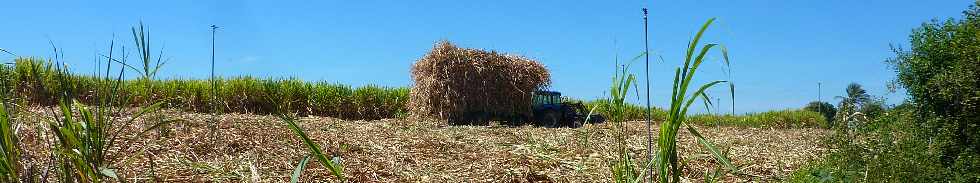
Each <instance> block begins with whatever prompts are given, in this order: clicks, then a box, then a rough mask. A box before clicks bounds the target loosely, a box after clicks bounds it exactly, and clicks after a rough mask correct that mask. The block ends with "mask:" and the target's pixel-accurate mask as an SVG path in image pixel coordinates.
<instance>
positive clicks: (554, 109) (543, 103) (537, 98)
mask: <svg viewBox="0 0 980 183" xmlns="http://www.w3.org/2000/svg"><path fill="white" fill-rule="evenodd" d="M531 100H532V104H531V105H532V106H531V110H532V111H531V112H532V115H534V116H533V117H532V119H534V122H535V124H537V125H538V126H544V127H573V128H574V127H579V126H581V125H582V124H584V123H586V122H588V123H602V122H603V121H605V118H603V117H602V115H598V114H593V115H591V116H590V115H589V110H588V109H586V108H585V105H583V104H582V102H577V101H576V102H571V101H565V100H564V99H563V98H562V97H561V93H560V92H555V91H535V92H534V95H533V96H532V98H531ZM586 120H588V121H586Z"/></svg>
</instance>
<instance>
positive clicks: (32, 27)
mask: <svg viewBox="0 0 980 183" xmlns="http://www.w3.org/2000/svg"><path fill="white" fill-rule="evenodd" d="M972 3H973V1H969V0H963V1H952V0H950V1H911V0H901V1H845V0H828V1H777V0H770V1H706V0H691V1H651V0H646V1H634V0H628V1H575V2H572V1H519V0H504V1H371V0H365V1H188V0H175V1H98V2H88V1H45V0H33V1H7V2H4V3H2V4H3V5H2V6H0V17H2V18H0V19H2V23H0V48H3V49H6V50H9V51H11V52H14V53H15V54H17V55H20V56H46V57H49V56H50V55H51V53H52V51H51V46H50V45H49V43H48V42H49V40H50V41H52V42H54V43H55V44H56V45H57V46H58V47H59V48H60V49H62V50H63V51H64V52H63V53H64V60H65V61H66V62H67V63H68V64H70V65H71V66H72V67H73V68H74V69H75V70H76V71H78V72H91V71H92V68H93V67H92V65H94V64H93V58H94V57H95V54H96V53H104V52H106V49H107V48H108V43H109V40H111V39H113V36H114V37H115V39H116V40H117V42H119V43H123V44H125V45H129V47H132V46H131V45H132V38H131V35H130V32H129V28H130V27H131V26H134V25H136V24H138V23H139V22H140V21H143V22H144V23H145V24H146V25H147V26H148V27H149V29H150V31H151V36H152V38H151V39H152V41H154V43H153V44H155V46H154V47H157V48H156V49H159V48H160V47H162V48H163V50H164V54H165V56H164V57H165V58H167V59H169V60H170V62H169V63H168V65H166V66H165V68H164V69H163V71H161V73H160V75H161V76H162V77H166V78H205V77H207V76H208V75H209V67H208V65H209V62H210V35H211V34H210V31H209V29H208V26H209V25H211V24H216V25H218V26H220V27H221V29H219V30H218V36H217V38H216V39H217V50H218V51H217V56H216V60H217V62H218V64H217V65H218V70H217V73H218V74H219V75H222V76H238V75H253V76H263V77H299V78H302V79H305V80H311V81H320V80H322V81H330V82H336V83H345V84H351V85H354V86H360V85H366V84H377V85H385V86H408V85H411V79H410V76H409V68H410V67H411V64H412V63H413V62H414V61H415V60H416V59H418V58H420V57H422V56H423V55H424V54H425V53H426V52H427V51H428V50H429V49H430V48H431V47H432V44H433V43H435V42H436V41H439V40H442V39H447V40H450V41H453V42H455V43H457V44H459V45H462V46H464V47H475V48H486V49H493V50H498V51H503V52H508V53H515V54H522V55H525V56H528V57H531V58H534V59H537V60H539V61H540V62H542V63H543V64H545V65H546V66H547V67H548V68H549V69H550V70H551V72H552V80H553V82H554V84H553V87H552V88H553V89H555V90H558V91H562V92H563V93H564V94H565V95H569V96H572V97H576V98H596V97H601V96H603V95H604V91H605V90H607V86H608V84H609V82H610V78H609V77H610V76H611V75H612V70H613V65H614V64H613V62H614V60H615V58H616V56H617V55H618V56H619V58H620V60H628V59H629V58H632V57H633V56H636V55H637V54H639V53H640V52H641V51H642V49H643V42H642V38H643V37H642V36H643V34H642V18H641V11H640V8H642V7H648V8H650V12H651V13H650V43H651V44H650V47H651V52H652V53H653V54H654V55H658V56H663V58H664V59H665V60H664V62H660V61H655V62H651V72H652V74H651V81H652V82H653V85H652V87H653V89H652V90H651V91H652V93H653V97H652V100H653V102H654V104H655V105H657V106H666V105H667V101H666V100H667V98H668V97H669V94H670V89H669V85H670V82H671V81H672V79H673V78H672V77H673V75H672V73H669V72H673V69H674V68H675V67H677V66H678V65H680V64H681V62H682V59H683V53H684V52H683V51H684V47H685V46H686V45H687V42H688V40H690V38H691V37H692V35H693V33H694V32H695V31H696V30H697V28H698V27H699V26H700V25H701V24H703V23H704V21H705V20H707V19H708V18H711V17H717V18H718V21H717V23H716V24H715V25H714V26H713V27H711V28H710V29H709V30H708V33H707V34H706V37H705V38H704V41H706V42H710V43H720V44H723V45H725V46H727V47H728V49H729V51H730V55H731V57H732V62H733V67H732V69H733V75H732V76H733V77H732V79H733V80H734V81H735V83H736V86H737V88H736V94H735V98H736V109H737V112H738V113H742V112H755V111H765V110H772V109H784V108H797V107H800V106H802V105H804V104H806V103H807V102H809V101H813V100H815V99H816V98H817V89H816V88H817V87H816V85H817V82H822V83H823V84H822V85H823V94H822V95H823V99H824V100H832V96H835V95H841V94H842V93H843V89H844V87H845V86H846V85H847V84H848V83H850V82H857V83H860V84H862V85H864V86H865V88H866V89H868V90H869V92H870V93H871V94H873V95H877V96H883V97H886V98H888V99H889V101H890V102H891V103H897V102H900V101H902V100H903V99H904V94H901V92H899V93H898V94H889V93H888V92H887V89H886V83H887V82H888V81H890V80H892V79H893V78H894V74H893V72H892V71H891V70H889V69H888V67H887V65H885V64H884V61H885V59H887V58H889V57H891V56H893V55H894V54H893V53H892V52H891V51H890V50H889V45H890V44H893V45H899V46H902V45H907V38H908V34H909V33H910V32H911V30H912V29H913V28H915V27H918V26H919V25H921V23H923V22H925V21H929V20H931V19H934V18H940V19H945V18H950V17H959V16H960V12H962V11H963V10H965V9H966V8H967V7H968V6H969V5H970V4H972ZM719 56H720V54H716V55H713V56H712V57H711V59H713V60H712V62H711V63H708V64H707V65H706V66H705V67H704V69H703V70H702V72H701V73H699V74H700V75H699V76H698V77H700V78H701V79H702V80H700V81H707V80H714V79H727V77H726V76H725V75H724V74H722V69H721V67H720V65H719V64H717V63H718V62H717V61H718V58H719ZM12 58H13V57H12V56H9V55H2V56H0V60H11V59H12ZM654 58H656V57H654ZM637 64H638V65H637V66H642V63H641V62H637ZM635 68H636V69H634V71H635V72H637V74H640V75H641V76H642V73H641V71H642V70H641V69H640V67H635ZM641 87H642V86H641ZM711 92H712V94H713V95H714V96H716V97H720V100H721V101H722V102H723V103H728V102H730V97H727V96H728V94H727V93H725V92H726V90H725V89H724V88H718V89H716V90H713V91H711ZM720 109H721V110H724V111H730V108H729V106H727V105H726V106H721V107H720Z"/></svg>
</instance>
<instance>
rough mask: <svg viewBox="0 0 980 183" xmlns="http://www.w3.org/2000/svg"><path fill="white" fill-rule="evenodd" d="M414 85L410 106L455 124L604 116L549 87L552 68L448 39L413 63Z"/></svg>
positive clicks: (554, 122)
mask: <svg viewBox="0 0 980 183" xmlns="http://www.w3.org/2000/svg"><path fill="white" fill-rule="evenodd" d="M411 74H412V80H413V81H414V86H412V90H411V92H410V95H409V100H408V105H407V107H408V111H409V113H410V114H411V116H412V117H415V118H429V119H439V120H446V121H447V122H449V123H450V124H488V123H489V122H490V121H501V122H505V123H506V124H510V125H524V124H528V123H531V122H533V124H536V125H540V126H546V127H562V126H564V127H576V126H579V125H581V124H583V123H585V122H586V119H588V121H589V122H601V121H602V120H603V118H602V116H598V115H592V116H591V117H590V116H589V114H588V111H587V110H585V107H584V105H583V104H582V103H580V102H571V101H567V100H565V99H563V98H562V97H561V93H559V92H554V91H547V90H545V88H546V87H547V86H548V85H549V84H550V83H551V79H550V77H551V76H550V74H549V73H548V70H547V69H546V68H545V67H544V65H542V64H541V63H538V62H537V61H534V60H531V59H528V58H526V57H522V56H519V55H508V54H502V53H497V52H495V51H486V50H479V49H469V48H460V47H457V46H456V45H453V44H452V43H449V42H448V41H442V42H439V43H437V44H436V45H435V47H433V48H432V50H431V51H430V52H429V53H428V54H426V55H425V56H424V57H422V58H421V59H419V60H418V61H416V62H415V64H413V65H412V70H411Z"/></svg>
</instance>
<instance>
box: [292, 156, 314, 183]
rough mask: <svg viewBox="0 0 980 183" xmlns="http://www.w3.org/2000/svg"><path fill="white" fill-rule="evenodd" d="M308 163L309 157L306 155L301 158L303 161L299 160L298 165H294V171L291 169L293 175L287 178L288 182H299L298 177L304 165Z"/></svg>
mask: <svg viewBox="0 0 980 183" xmlns="http://www.w3.org/2000/svg"><path fill="white" fill-rule="evenodd" d="M309 161H310V156H309V155H307V156H306V157H303V160H300V161H299V164H297V165H296V169H293V175H292V176H290V177H289V182H290V183H296V182H299V176H300V174H302V173H303V169H305V168H306V163H307V162H309Z"/></svg>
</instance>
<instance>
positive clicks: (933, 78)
mask: <svg viewBox="0 0 980 183" xmlns="http://www.w3.org/2000/svg"><path fill="white" fill-rule="evenodd" d="M978 5H980V2H976V4H974V5H973V6H971V7H970V8H969V9H968V10H967V11H964V13H963V14H964V18H963V19H961V20H953V19H948V20H945V21H936V20H934V21H931V22H928V23H925V24H923V25H922V27H920V28H918V29H915V30H914V31H913V32H912V35H911V36H910V39H911V50H903V49H901V48H896V49H894V50H895V53H896V55H897V56H896V57H895V58H893V59H891V60H889V61H888V63H889V64H890V65H891V66H892V67H893V68H894V70H895V72H896V73H897V74H898V77H897V84H899V85H900V86H901V87H904V88H905V89H906V90H907V91H908V94H909V95H910V98H909V100H910V101H911V103H912V105H911V107H913V108H914V109H915V111H916V113H915V115H914V117H915V120H916V121H918V122H921V123H923V125H922V127H923V128H924V131H923V133H926V134H929V136H928V137H929V139H931V140H932V142H931V143H928V144H924V145H929V146H931V147H935V149H930V150H935V151H936V153H937V154H938V155H939V159H940V163H941V164H942V165H943V166H944V167H945V168H946V169H948V170H949V171H951V172H953V173H952V175H953V176H955V177H950V179H954V178H965V179H969V180H973V181H980V133H978V132H980V8H978V7H977V6H978Z"/></svg>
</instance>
